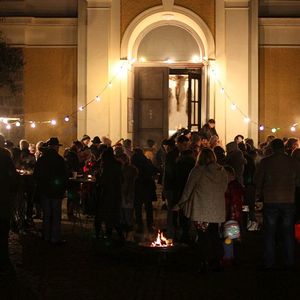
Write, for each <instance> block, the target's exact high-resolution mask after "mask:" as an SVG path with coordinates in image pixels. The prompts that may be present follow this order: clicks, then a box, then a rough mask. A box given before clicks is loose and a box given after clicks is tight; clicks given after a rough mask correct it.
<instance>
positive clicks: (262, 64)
mask: <svg viewBox="0 0 300 300" xmlns="http://www.w3.org/2000/svg"><path fill="white" fill-rule="evenodd" d="M0 16H1V17H0V18H1V19H0V20H1V23H0V31H2V32H3V34H4V36H5V39H6V41H7V43H8V44H10V45H11V46H14V47H21V48H23V55H24V61H25V66H24V70H23V81H22V82H23V93H22V95H23V113H22V115H21V117H22V120H24V122H25V123H24V122H23V124H24V134H25V137H26V138H28V139H29V140H32V141H33V142H36V141H38V140H42V139H45V138H48V137H49V136H51V135H56V136H59V137H60V138H61V140H62V141H63V144H65V145H69V144H70V143H71V141H72V140H74V139H75V138H77V137H79V138H80V137H81V136H82V135H83V134H86V133H87V134H89V135H91V136H95V135H99V136H108V137H109V138H110V139H111V140H112V141H116V140H118V139H119V138H121V137H123V138H127V137H128V138H132V139H133V140H134V143H135V145H139V146H143V145H144V144H145V142H146V139H147V138H152V139H154V140H156V141H157V142H159V141H160V140H161V139H162V138H163V137H167V136H168V135H170V134H172V133H173V132H174V131H175V130H176V129H178V128H181V127H189V128H191V129H192V130H198V129H199V128H200V127H201V126H202V125H203V124H204V123H205V122H206V121H207V120H208V119H210V118H214V119H215V120H216V127H217V130H218V133H219V135H220V138H221V140H222V141H223V144H225V143H227V142H229V141H231V140H232V139H233V138H234V136H235V135H236V134H242V135H244V136H245V137H252V138H253V139H254V140H255V141H256V142H258V141H263V140H264V139H265V137H266V136H267V135H270V134H275V135H277V136H279V137H283V136H295V135H296V136H297V123H298V122H300V114H299V113H298V108H300V103H299V101H298V98H299V95H300V71H299V70H300V40H299V39H300V3H299V1H278V0H277V1H276V0H274V1H271V0H268V1H267V0H263V1H258V0H252V1H249V0H215V1H212V0H197V1H195V0H147V1H134V0H106V1H105V0H78V1H71V0H61V1H51V2H50V1H49V2H48V3H47V4H45V3H44V1H33V0H23V1H1V2H0ZM1 93H4V92H3V91H2V92H1ZM5 93H7V92H5ZM4 96H5V97H8V95H4ZM6 99H7V98H6ZM1 113H2V112H1ZM14 116H15V115H14ZM66 116H69V118H70V121H69V122H65V121H64V118H65V117H66ZM51 120H56V121H57V125H56V126H53V125H51V123H49V122H50V121H51ZM32 122H36V125H37V126H36V128H34V129H33V128H32V127H31V125H32ZM260 125H263V126H264V130H263V131H260V130H259V127H260ZM293 125H295V126H294V127H295V129H296V131H295V132H291V131H290V129H291V127H292V126H293ZM261 129H262V127H261ZM5 130H6V129H5V128H2V129H1V131H3V133H4V134H5V133H6V131H5ZM272 130H273V131H272ZM299 130H300V125H299ZM11 134H13V131H11Z"/></svg>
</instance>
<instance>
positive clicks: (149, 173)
mask: <svg viewBox="0 0 300 300" xmlns="http://www.w3.org/2000/svg"><path fill="white" fill-rule="evenodd" d="M131 163H132V164H133V165H134V166H135V167H136V168H137V169H138V177H137V179H136V181H135V200H136V201H141V202H147V201H156V200H157V195H156V185H155V181H154V179H153V176H154V175H155V174H156V168H155V167H154V166H153V164H152V162H151V160H149V159H147V158H146V156H145V155H144V154H142V155H140V154H133V155H132V158H131Z"/></svg>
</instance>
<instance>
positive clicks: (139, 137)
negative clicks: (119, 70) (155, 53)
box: [133, 67, 169, 147]
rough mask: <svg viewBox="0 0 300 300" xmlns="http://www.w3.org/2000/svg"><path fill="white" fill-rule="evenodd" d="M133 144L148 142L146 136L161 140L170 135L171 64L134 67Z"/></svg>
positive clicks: (138, 144)
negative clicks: (169, 92) (163, 66)
mask: <svg viewBox="0 0 300 300" xmlns="http://www.w3.org/2000/svg"><path fill="white" fill-rule="evenodd" d="M134 75H135V76H134V118H133V119H134V126H133V144H134V145H135V146H139V147H145V146H146V145H147V143H146V141H147V139H152V140H154V141H155V142H156V143H158V144H159V143H160V142H161V140H162V139H164V138H167V137H168V78H169V69H168V68H161V67H160V68H154V67H153V68H149V67H148V68H139V67H138V68H135V70H134Z"/></svg>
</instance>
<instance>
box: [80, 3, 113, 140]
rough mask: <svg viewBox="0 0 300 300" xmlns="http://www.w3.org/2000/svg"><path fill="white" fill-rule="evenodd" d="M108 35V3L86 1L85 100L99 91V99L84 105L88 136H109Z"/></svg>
mask: <svg viewBox="0 0 300 300" xmlns="http://www.w3.org/2000/svg"><path fill="white" fill-rule="evenodd" d="M109 36H110V3H107V1H95V0H93V1H87V36H86V43H87V49H86V86H87V93H86V95H87V99H86V101H87V103H89V102H90V101H92V100H93V99H95V97H96V96H97V95H100V101H99V102H97V101H93V102H92V103H91V104H89V105H88V106H87V107H86V109H85V110H86V133H87V134H89V135H90V136H91V137H93V136H95V135H99V136H103V135H105V136H109V133H110V87H108V83H109V80H110V79H109V48H110V40H109ZM80 114H81V113H79V117H78V119H80V117H81V115H80Z"/></svg>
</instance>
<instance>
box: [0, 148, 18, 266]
mask: <svg viewBox="0 0 300 300" xmlns="http://www.w3.org/2000/svg"><path fill="white" fill-rule="evenodd" d="M16 182H17V175H16V169H15V167H14V164H13V161H12V159H11V157H10V153H9V151H8V150H6V149H4V148H3V147H1V146H0V190H1V196H0V268H5V267H6V266H7V265H8V264H9V253H8V234H9V229H10V218H11V213H12V208H13V191H14V190H15V187H16Z"/></svg>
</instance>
